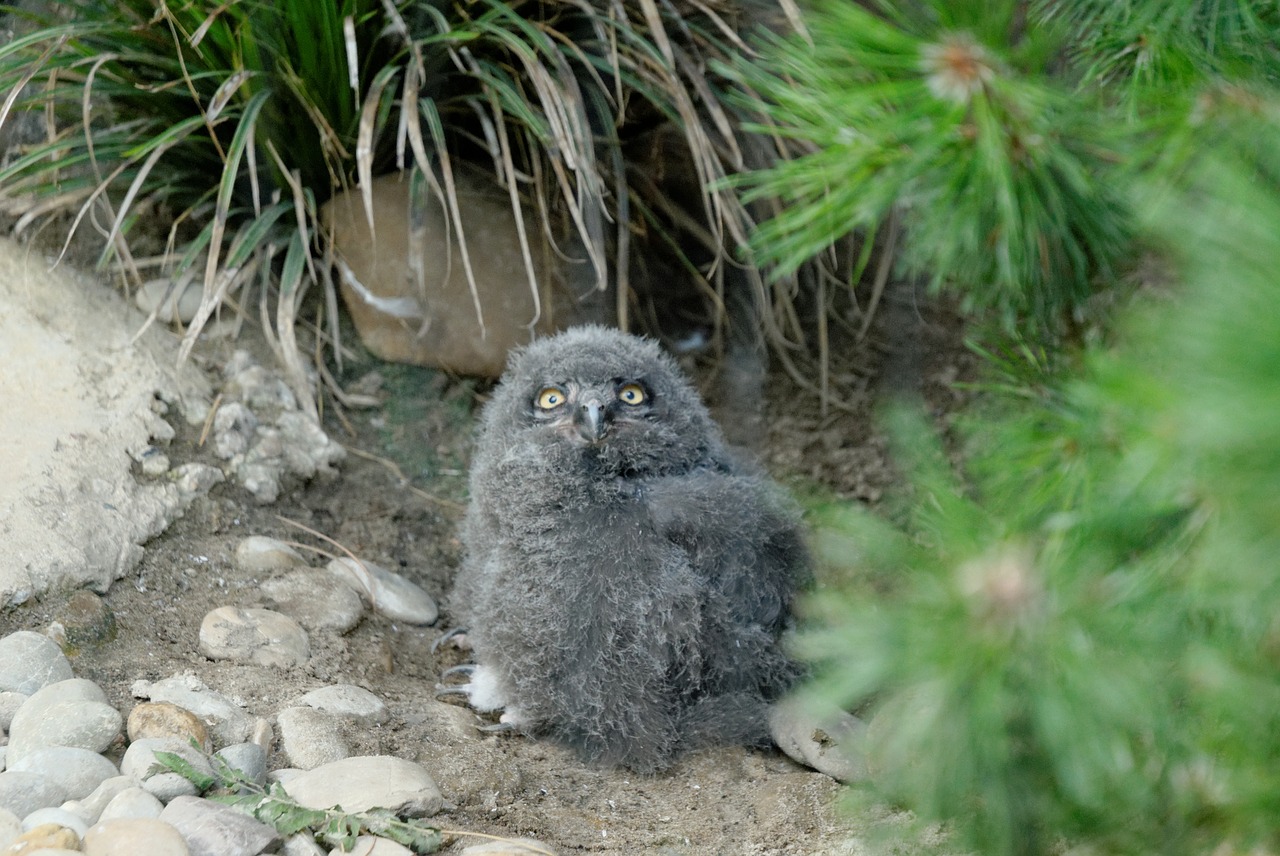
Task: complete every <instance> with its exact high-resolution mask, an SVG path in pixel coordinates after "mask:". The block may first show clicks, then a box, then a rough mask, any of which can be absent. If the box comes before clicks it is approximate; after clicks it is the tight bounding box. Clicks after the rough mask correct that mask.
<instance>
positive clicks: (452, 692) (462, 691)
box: [436, 684, 471, 701]
mask: <svg viewBox="0 0 1280 856" xmlns="http://www.w3.org/2000/svg"><path fill="white" fill-rule="evenodd" d="M448 696H463V697H465V698H466V699H467V700H468V701H469V700H470V699H471V684H455V685H453V686H451V687H447V686H444V685H443V684H436V698H439V699H443V698H447V697H448Z"/></svg>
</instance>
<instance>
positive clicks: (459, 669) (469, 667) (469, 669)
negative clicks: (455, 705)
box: [440, 663, 476, 680]
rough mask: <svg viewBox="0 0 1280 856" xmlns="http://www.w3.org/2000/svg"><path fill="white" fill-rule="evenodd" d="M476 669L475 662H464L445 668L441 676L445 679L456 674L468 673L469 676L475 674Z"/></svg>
mask: <svg viewBox="0 0 1280 856" xmlns="http://www.w3.org/2000/svg"><path fill="white" fill-rule="evenodd" d="M475 671H476V664H475V663H462V664H460V665H457V666H451V667H450V668H448V669H445V670H444V671H443V672H441V673H440V678H441V679H442V680H443V679H445V678H451V677H453V676H454V675H466V676H467V677H468V678H469V677H471V676H472V675H474V674H475Z"/></svg>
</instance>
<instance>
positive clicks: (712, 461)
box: [452, 327, 809, 770]
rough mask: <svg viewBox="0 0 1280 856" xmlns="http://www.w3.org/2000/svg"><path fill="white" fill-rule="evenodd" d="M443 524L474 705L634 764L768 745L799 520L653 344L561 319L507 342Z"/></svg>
mask: <svg viewBox="0 0 1280 856" xmlns="http://www.w3.org/2000/svg"><path fill="white" fill-rule="evenodd" d="M462 532H463V542H464V546H465V548H466V558H465V561H464V564H463V567H462V569H461V571H460V572H459V576H458V580H457V584H456V586H455V590H454V594H453V600H452V604H453V609H454V613H455V616H456V617H457V618H458V619H460V622H461V624H462V626H464V627H465V628H466V629H467V631H468V632H467V638H468V641H469V643H470V646H471V648H472V650H473V652H474V659H475V666H474V669H472V670H470V671H471V678H470V682H469V684H468V685H467V686H466V687H464V688H462V690H463V691H464V692H465V693H466V694H467V695H468V697H469V701H470V703H471V705H472V706H473V707H474V708H476V709H477V710H486V711H496V710H503V711H504V714H503V720H504V721H505V722H507V723H510V724H511V725H513V726H514V727H517V728H519V729H520V730H522V731H526V732H528V733H530V734H535V735H544V736H548V737H550V738H551V739H553V740H556V741H558V742H561V743H564V744H567V745H569V746H571V747H573V748H575V749H577V750H578V752H579V753H580V755H581V756H582V757H584V758H585V759H588V760H591V761H597V762H601V763H605V764H621V765H625V766H628V767H631V768H633V769H638V770H652V769H656V768H660V767H662V766H665V765H667V764H669V763H670V762H671V761H672V759H673V758H674V757H675V755H676V754H678V753H679V752H681V751H684V750H686V749H691V748H696V747H699V746H707V745H712V744H726V743H737V744H757V745H764V744H767V743H768V729H767V725H766V708H767V705H768V703H769V701H771V700H772V699H775V698H777V697H778V696H779V695H780V694H782V693H783V692H785V691H786V690H787V689H788V688H789V687H790V686H791V685H792V684H793V683H794V681H795V680H796V678H797V677H798V675H799V672H800V670H799V668H798V667H797V666H796V664H795V663H794V662H792V661H791V660H790V659H788V657H787V656H786V655H785V654H784V653H783V652H782V650H781V649H780V646H779V636H780V634H781V633H782V631H783V629H784V626H785V625H786V622H787V620H788V611H789V608H790V605H791V601H792V598H793V595H794V593H795V591H796V589H797V587H798V586H801V585H803V584H805V583H806V582H807V580H808V576H809V557H808V553H807V551H806V548H805V545H804V542H803V539H802V535H801V530H800V526H799V522H798V517H797V514H796V511H795V509H794V507H793V505H792V503H791V502H790V500H789V499H788V498H787V497H786V496H785V495H783V494H782V493H781V491H780V490H779V489H778V488H777V487H776V486H774V485H773V484H772V483H771V482H770V481H769V480H768V479H767V478H766V477H764V476H761V475H759V474H758V473H757V472H756V471H754V470H752V469H750V468H748V467H747V466H745V465H743V464H742V463H740V462H739V461H737V460H736V459H735V458H734V457H733V456H732V455H731V454H730V453H729V452H728V451H727V450H726V448H725V445H724V442H723V440H722V439H721V435H720V431H719V429H718V428H717V427H716V425H715V424H714V423H713V422H712V420H711V418H710V416H709V415H708V413H707V410H706V408H705V407H704V406H703V404H702V402H701V401H700V399H699V397H698V394H697V393H696V392H695V391H694V389H693V388H692V386H691V385H690V384H689V382H688V381H687V380H685V378H684V377H683V376H682V374H681V372H680V370H679V368H678V367H677V366H676V364H675V362H674V361H673V360H672V359H671V358H670V357H668V356H667V355H666V354H664V353H663V352H662V351H661V350H660V349H659V348H658V346H657V345H656V344H655V343H653V342H651V341H648V340H645V339H641V338H638V337H636V336H631V335H627V334H625V333H621V332H619V331H616V330H611V329H607V328H604V327H580V328H575V329H572V330H569V331H567V332H565V333H562V334H560V335H557V336H554V337H551V338H547V339H543V340H540V341H538V342H535V343H534V344H532V345H529V346H528V347H527V348H524V349H523V350H521V351H518V352H516V353H515V354H513V356H512V358H511V360H510V361H509V363H508V367H507V371H506V374H504V375H503V378H502V381H501V383H500V385H499V386H498V387H497V389H496V391H495V392H494V395H493V398H492V400H491V401H490V402H489V403H488V405H487V406H486V408H485V410H484V414H483V420H482V428H481V432H480V436H479V443H478V446H477V449H476V454H475V459H474V462H473V464H472V470H471V505H470V508H469V510H468V513H467V517H466V520H465V522H464V524H463V530H462Z"/></svg>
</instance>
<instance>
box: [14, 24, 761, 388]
mask: <svg viewBox="0 0 1280 856" xmlns="http://www.w3.org/2000/svg"><path fill="white" fill-rule="evenodd" d="M8 11H9V13H10V14H11V15H13V16H15V17H18V16H21V15H22V14H23V13H21V12H20V11H18V10H16V9H14V8H12V7H8ZM749 25H750V20H749V19H747V18H744V16H742V15H740V14H739V13H738V12H737V11H735V9H734V7H733V6H732V5H731V4H721V3H696V4H667V3H664V4H658V3H655V2H652V0H642V2H638V3H621V2H599V3H581V2H560V1H559V0H526V2H516V3H506V2H498V0H476V1H475V2H469V3H448V2H427V3H409V2H403V0H400V2H397V0H334V2H324V3H315V2H312V0H273V2H264V1H263V0H239V2H229V3H224V2H215V0H174V2H156V0H71V2H68V3H65V4H60V9H59V10H58V11H57V12H56V13H55V14H54V15H53V16H52V17H48V18H44V19H39V18H29V19H28V21H27V22H26V24H25V26H26V27H27V31H26V32H25V33H24V34H23V35H21V36H20V37H18V38H15V39H14V40H13V41H11V42H10V43H9V44H8V45H6V46H4V47H3V48H0V91H7V92H8V93H9V96H8V98H7V99H6V100H5V101H4V103H3V105H2V106H0V124H2V123H3V122H4V121H5V120H6V119H11V118H12V117H13V116H15V115H16V114H18V113H20V112H25V113H26V114H28V115H36V116H40V117H41V118H42V119H43V125H44V133H43V135H42V140H41V141H40V142H38V143H36V144H34V145H31V146H28V147H26V148H24V149H22V150H21V151H18V152H16V153H15V155H14V156H13V157H12V158H11V159H10V161H9V162H8V163H7V164H6V165H4V167H3V168H0V188H2V192H0V204H3V206H4V208H6V209H7V210H9V211H10V212H12V213H15V214H17V215H18V217H19V220H18V229H19V230H22V229H25V228H28V227H29V226H31V224H32V223H34V222H36V221H41V220H43V219H46V218H48V217H50V216H52V215H55V214H61V215H63V216H69V217H70V218H71V227H70V230H69V232H71V233H74V232H76V231H77V230H79V229H83V228H85V227H86V226H89V227H92V228H95V229H97V230H98V231H99V232H100V233H101V235H102V237H103V239H104V250H103V254H102V257H101V259H100V261H101V263H102V264H104V265H105V264H108V263H112V264H114V265H116V266H118V268H119V269H120V270H122V271H123V273H124V277H125V279H126V281H128V282H130V283H132V284H134V285H136V284H138V283H140V282H141V280H142V274H141V273H140V271H141V270H142V269H143V268H144V267H145V264H146V263H147V262H149V261H152V260H147V259H139V258H135V257H134V254H133V253H132V252H131V249H130V239H131V236H132V235H133V234H134V230H135V229H136V228H137V225H138V223H139V222H140V221H142V220H143V219H144V216H143V215H144V214H146V213H147V212H158V215H159V216H161V217H168V218H170V219H171V220H172V228H171V229H170V231H169V234H168V236H167V242H166V252H165V253H164V255H163V258H162V259H160V260H159V261H160V263H162V264H163V265H164V267H165V269H166V270H168V269H172V273H173V274H174V275H175V278H177V277H178V276H180V275H181V274H183V272H184V271H188V270H196V271H198V272H199V273H200V275H201V277H202V282H203V287H204V299H203V302H202V305H201V307H200V311H199V312H198V314H197V315H196V317H195V319H194V321H193V322H192V323H191V324H190V326H189V328H188V330H187V332H186V338H185V341H184V351H183V353H184V355H185V354H186V353H188V352H189V351H190V348H191V347H192V345H193V344H194V342H195V339H196V337H197V336H198V335H199V333H200V331H201V329H202V328H203V327H204V325H205V324H206V323H207V321H208V320H209V318H210V317H212V315H213V314H214V313H215V312H221V311H224V308H225V307H229V306H230V307H234V308H235V309H237V310H238V311H241V312H249V313H252V312H253V311H254V310H255V309H256V310H257V312H258V314H260V315H261V317H262V318H263V319H264V327H265V329H267V331H268V332H269V333H271V334H272V335H271V338H272V341H273V342H274V343H275V344H276V346H277V348H278V350H279V353H280V355H281V357H282V359H283V360H284V362H285V364H286V366H287V367H289V369H290V376H291V380H292V382H293V385H294V386H295V390H296V391H298V392H299V393H305V391H306V388H307V386H308V380H307V372H306V371H305V368H304V366H303V365H302V361H301V358H300V357H299V356H298V352H299V349H298V347H297V342H296V341H295V336H296V334H295V325H296V324H297V322H298V317H299V313H300V312H301V311H303V309H302V307H303V301H304V297H305V296H306V295H307V294H308V292H309V291H310V290H312V289H314V288H316V287H317V286H319V287H322V288H323V289H324V291H325V293H326V297H327V300H326V301H324V302H323V303H324V305H325V306H327V307H328V312H327V313H326V314H327V318H320V317H317V324H318V326H322V327H323V326H327V328H328V331H329V334H330V335H331V336H332V337H335V338H336V335H337V326H336V324H335V323H334V322H333V309H334V307H336V300H335V298H334V297H333V285H332V283H331V281H330V279H329V272H328V269H327V266H326V265H325V264H324V253H325V249H326V246H325V240H324V235H323V234H322V230H321V224H320V222H319V219H318V207H319V206H320V205H321V204H322V203H323V202H324V201H325V200H326V199H328V198H329V197H330V196H332V195H333V194H335V193H338V192H340V191H343V190H348V189H351V188H353V187H359V188H360V189H361V191H362V193H363V196H364V202H365V207H366V210H367V211H368V210H370V208H369V206H370V190H369V185H370V181H371V179H372V178H373V177H374V176H376V175H379V174H382V173H385V172H388V171H392V170H399V169H413V170H415V171H416V172H417V173H418V175H419V176H421V177H422V178H423V179H425V182H426V184H427V185H428V186H429V192H432V193H434V194H436V195H437V197H438V198H440V199H441V200H442V201H443V202H444V203H445V205H444V207H445V209H446V211H447V212H448V214H449V216H450V219H451V220H452V221H453V222H454V223H455V224H456V223H457V222H458V220H459V217H458V213H459V212H458V202H457V196H456V188H455V182H454V175H455V172H456V170H457V169H459V168H460V167H459V165H460V162H461V161H464V160H465V161H469V162H472V163H479V164H483V165H485V166H487V167H489V168H491V171H492V174H493V176H494V181H495V182H496V183H497V184H498V185H499V186H500V187H502V188H504V189H505V190H506V191H507V192H508V194H509V196H510V199H511V204H512V208H513V210H514V211H516V212H517V215H518V217H517V220H518V221H519V240H520V243H521V246H522V249H523V251H524V256H525V259H526V265H527V267H528V269H529V273H530V279H531V282H536V278H535V277H534V276H533V263H532V256H533V253H532V251H531V245H532V244H533V242H534V240H535V238H536V237H537V234H538V232H539V231H540V230H548V231H550V229H551V227H550V226H549V225H548V223H549V222H550V221H552V220H553V219H555V218H557V217H559V218H562V219H563V220H564V221H566V222H568V223H569V224H570V227H571V228H572V230H573V231H574V232H576V233H577V235H578V237H579V238H580V241H579V244H580V246H581V247H582V248H583V253H584V254H585V256H586V258H587V259H588V260H589V261H590V266H591V269H592V271H593V274H594V277H595V280H596V282H597V284H598V285H599V286H600V287H603V286H604V285H605V283H606V280H607V279H608V277H609V275H610V274H609V271H610V269H611V268H612V269H613V270H616V271H617V276H618V279H619V280H620V281H619V282H618V286H619V298H618V315H619V320H620V322H621V323H622V324H623V325H624V326H625V325H626V323H627V316H628V312H629V307H630V306H631V298H630V295H629V290H628V283H627V278H626V272H627V270H628V268H629V261H628V260H629V257H630V254H631V249H630V248H631V244H632V239H633V236H635V235H637V234H642V233H644V234H651V233H652V234H656V233H663V232H666V233H674V232H677V231H679V232H681V233H682V235H683V236H684V237H685V238H687V237H688V236H689V235H695V236H697V241H698V242H700V243H701V245H702V249H703V250H705V252H702V253H701V254H700V257H699V259H698V260H697V261H696V262H690V261H689V259H688V258H687V257H686V258H685V259H684V262H685V263H686V267H687V269H688V270H689V272H690V273H691V274H692V275H693V279H695V280H697V281H700V282H701V283H702V285H701V287H702V288H703V289H704V290H706V291H708V292H709V293H711V294H713V295H714V294H716V293H717V292H719V296H718V297H713V298H712V299H711V301H710V302H711V303H713V304H715V305H723V284H722V277H723V273H724V270H725V269H726V267H727V266H728V264H729V261H730V259H729V254H730V251H731V249H732V248H733V247H734V246H735V245H738V244H743V243H745V241H746V239H747V235H748V233H749V232H750V230H751V218H750V216H749V214H748V212H747V209H746V208H745V207H744V206H743V205H742V204H741V203H740V202H739V201H738V200H737V199H736V197H735V196H734V195H733V194H732V193H731V192H728V191H727V190H723V189H722V190H713V189H709V188H711V187H712V186H713V185H714V184H715V182H717V181H718V180H720V179H723V178H724V177H725V175H727V174H728V173H730V172H732V171H735V170H737V169H740V168H742V167H743V166H745V165H747V164H748V163H749V162H750V160H751V158H750V156H749V153H745V152H744V149H743V146H742V144H741V142H740V141H739V132H738V125H739V122H738V118H737V116H736V115H734V113H733V111H732V110H731V109H730V108H728V107H726V106H725V105H724V104H723V103H722V101H723V99H722V96H721V93H720V92H719V90H718V89H717V84H716V82H715V79H714V78H712V80H711V81H710V82H708V79H707V69H708V67H709V64H710V62H711V61H712V60H713V59H717V58H718V59H724V58H726V57H727V56H729V55H730V54H731V53H733V52H736V51H739V50H742V49H745V41H744V40H743V38H742V37H741V36H740V35H739V31H740V30H742V29H745V28H746V27H748V26H749ZM663 124H668V125H670V126H671V127H673V128H675V129H676V131H677V134H676V138H677V139H678V141H679V147H680V154H679V155H678V160H680V161H681V162H682V163H683V164H687V165H688V168H689V169H690V171H691V174H692V176H694V180H695V183H696V187H694V188H693V193H692V194H691V195H692V198H693V202H692V204H691V205H690V206H687V207H686V209H683V210H677V211H673V210H672V209H671V206H670V205H669V203H668V202H667V200H665V199H664V198H663V194H662V193H661V192H660V190H659V189H658V188H657V187H655V185H654V182H653V181H652V180H651V178H652V176H651V175H649V174H647V173H646V172H645V171H643V170H636V169H632V168H629V166H630V165H631V164H633V163H634V162H635V159H636V152H635V150H634V148H635V144H636V141H637V140H638V139H639V138H641V137H642V136H643V134H644V133H645V132H646V131H647V130H650V129H652V128H653V127H655V126H658V125H663ZM529 202H532V203H534V205H535V206H536V208H535V210H537V211H538V212H539V214H540V217H541V219H542V220H543V222H542V223H527V222H524V220H523V219H522V218H521V217H520V216H519V214H520V212H521V211H522V210H524V209H523V208H522V203H529ZM370 216H371V215H370ZM674 223H679V224H680V225H679V226H675V225H673V224H674ZM69 239H70V235H68V240H69ZM459 240H460V245H461V249H462V253H461V257H462V258H461V264H462V267H463V269H464V270H465V271H466V273H467V275H468V277H469V278H470V277H471V266H470V261H469V259H470V252H473V251H474V248H471V250H470V251H469V249H468V246H467V242H466V236H465V235H464V234H460V235H459ZM670 243H671V244H673V245H675V246H676V247H677V248H680V247H681V246H682V245H681V240H680V239H671V240H670ZM686 244H687V241H686ZM686 255H687V254H686ZM752 270H753V271H754V269H752ZM751 278H752V279H753V281H754V282H755V283H756V287H757V288H758V289H763V284H762V281H761V280H760V279H759V277H758V276H754V274H753V276H752V277H751ZM472 287H473V289H474V282H472ZM690 287H691V288H693V287H697V286H694V285H691V286H690ZM535 288H536V285H535ZM255 293H256V300H255V297H254V296H252V295H253V294H255ZM255 302H256V303H257V306H256V307H255ZM757 302H758V303H759V304H760V305H765V304H767V297H761V298H760V299H759V300H758V301H757ZM300 398H302V399H304V400H306V399H309V398H310V396H309V395H306V394H300Z"/></svg>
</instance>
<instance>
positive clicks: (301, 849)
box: [280, 833, 325, 856]
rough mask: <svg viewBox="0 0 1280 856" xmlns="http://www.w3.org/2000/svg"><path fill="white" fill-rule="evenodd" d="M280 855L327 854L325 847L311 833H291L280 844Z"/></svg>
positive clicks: (322, 855)
mask: <svg viewBox="0 0 1280 856" xmlns="http://www.w3.org/2000/svg"><path fill="white" fill-rule="evenodd" d="M280 856H325V849H324V848H323V847H321V846H320V845H319V844H316V840H315V839H314V838H312V837H311V836H310V835H304V834H302V833H298V834H297V835H290V836H289V837H288V838H286V839H285V840H284V844H281V845H280Z"/></svg>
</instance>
